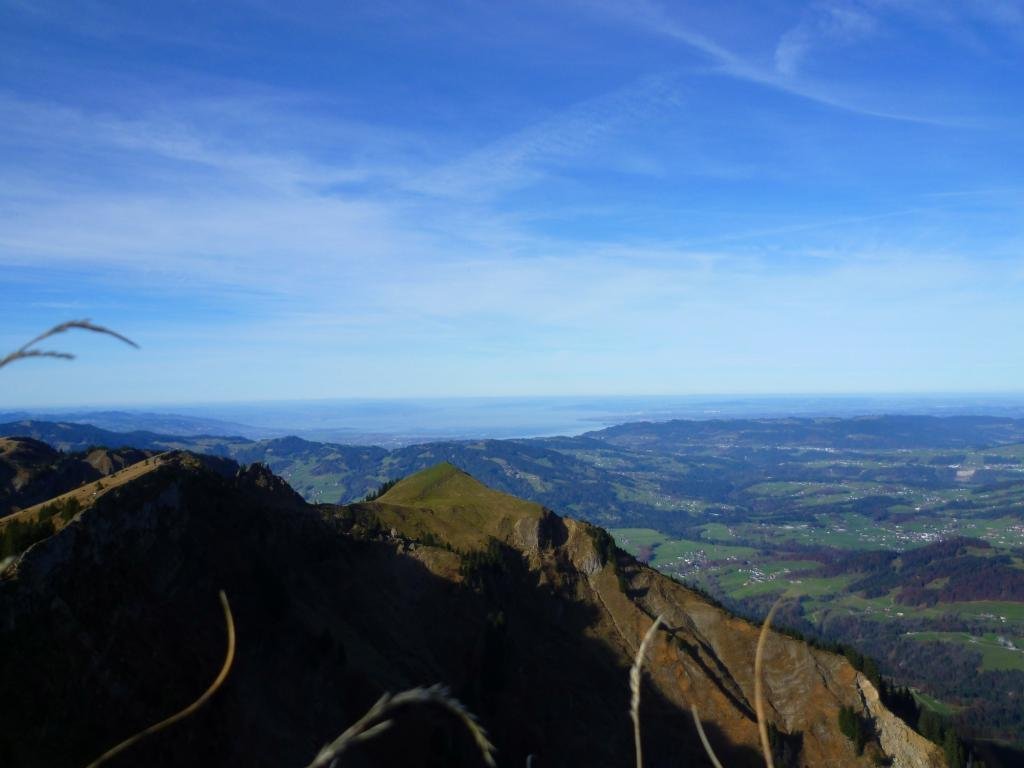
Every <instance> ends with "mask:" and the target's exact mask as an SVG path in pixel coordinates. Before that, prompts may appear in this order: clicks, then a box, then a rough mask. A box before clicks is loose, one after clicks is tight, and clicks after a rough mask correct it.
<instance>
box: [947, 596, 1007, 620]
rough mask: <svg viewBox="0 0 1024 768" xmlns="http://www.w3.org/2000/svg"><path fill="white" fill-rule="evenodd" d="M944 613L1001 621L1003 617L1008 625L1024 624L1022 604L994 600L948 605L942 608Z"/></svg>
mask: <svg viewBox="0 0 1024 768" xmlns="http://www.w3.org/2000/svg"><path fill="white" fill-rule="evenodd" d="M943 611H944V612H945V613H961V614H964V615H968V616H978V617H989V616H991V617H994V620H995V621H1001V619H1000V617H1005V618H1006V621H1007V622H1008V623H1010V622H1013V623H1017V622H1024V603H1007V602H999V601H995V600H977V601H972V602H969V603H948V604H946V605H944V606H943Z"/></svg>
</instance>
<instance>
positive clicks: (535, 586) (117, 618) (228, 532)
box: [0, 455, 942, 768]
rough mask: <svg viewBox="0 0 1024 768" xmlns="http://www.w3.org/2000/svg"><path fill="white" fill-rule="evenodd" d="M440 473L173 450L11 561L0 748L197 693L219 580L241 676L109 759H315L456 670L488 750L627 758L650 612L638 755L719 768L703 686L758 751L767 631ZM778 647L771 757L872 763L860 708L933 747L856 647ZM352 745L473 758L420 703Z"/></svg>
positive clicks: (370, 756)
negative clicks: (284, 477) (360, 491)
mask: <svg viewBox="0 0 1024 768" xmlns="http://www.w3.org/2000/svg"><path fill="white" fill-rule="evenodd" d="M430 472H431V473H432V474H427V473H424V475H426V476H425V477H420V476H417V477H414V478H410V479H408V480H406V481H403V483H400V484H399V485H398V486H396V488H395V489H393V490H392V492H390V493H389V494H386V495H385V496H384V497H382V498H381V499H380V500H379V501H378V502H375V503H372V504H362V505H354V506H351V507H328V506H323V507H319V508H313V507H310V506H308V505H306V504H305V503H303V502H302V500H301V499H300V498H299V497H297V496H296V495H295V494H294V493H293V492H292V491H291V489H290V488H288V486H287V485H285V484H284V483H283V482H281V481H280V480H279V479H278V478H275V477H274V476H273V475H271V474H270V473H269V472H267V471H266V470H265V469H262V468H259V467H256V468H250V469H248V470H237V468H235V467H233V466H231V465H229V464H228V463H218V464H210V463H209V462H206V463H205V465H204V463H203V462H200V461H199V460H197V459H193V458H191V457H189V456H187V455H183V456H181V457H176V458H175V460H173V461H170V462H168V463H167V464H165V465H163V466H160V467H159V468H158V469H156V470H154V471H152V472H150V473H148V474H146V475H144V476H142V477H140V478H139V479H138V480H135V481H133V482H131V483H128V484H126V485H124V486H122V487H119V488H116V489H113V490H111V491H110V492H109V493H107V494H105V495H103V496H102V497H100V498H99V499H98V500H97V501H96V503H95V505H94V506H93V507H91V508H89V509H87V510H85V511H84V512H82V513H81V514H80V515H79V516H78V517H77V518H76V519H75V520H73V521H72V522H71V523H70V524H69V525H67V526H66V527H65V528H63V529H62V530H61V531H60V532H59V533H58V534H56V535H55V536H53V537H51V538H50V539H47V540H46V541H43V542H40V543H39V544H37V545H35V546H33V547H32V548H31V549H30V550H29V551H28V552H26V553H25V554H24V555H23V556H22V558H21V559H20V560H19V561H18V562H17V563H16V564H15V565H14V566H12V567H11V568H9V569H8V570H7V571H6V572H5V573H4V574H3V578H2V580H0V676H2V679H3V680H4V681H5V695H4V696H3V697H2V698H0V722H2V723H4V725H5V727H4V728H3V729H0V764H3V765H11V766H35V765H39V766H50V767H54V768H59V767H60V766H81V765H84V764H86V763H88V761H89V760H91V759H92V758H94V757H95V756H96V755H97V754H99V753H100V752H102V751H103V750H104V749H105V748H107V747H109V746H111V745H112V744H113V743H116V742H117V741H119V740H120V739H121V738H124V737H125V736H127V735H129V734H131V733H133V732H135V731H136V730H139V729H140V728H142V727H145V726H146V725H147V724H150V723H152V722H155V721H156V720H159V719H161V718H162V717H165V716H166V715H168V714H170V713H171V712H173V711H175V710H177V709H179V708H180V707H181V706H183V705H184V704H186V703H187V702H189V701H190V700H192V699H194V698H195V697H196V696H197V695H198V693H199V692H201V691H202V690H203V689H204V688H205V687H206V685H207V684H208V683H209V680H210V679H212V677H213V675H214V673H215V671H216V669H217V668H218V666H219V664H220V662H221V660H222V658H223V653H224V636H223V623H222V620H221V618H220V616H219V606H218V603H217V598H216V595H217V591H218V590H220V589H223V590H225V592H226V593H227V595H228V597H229V599H230V600H231V604H232V607H233V611H234V614H235V619H236V623H237V630H238V655H237V660H236V663H235V666H234V668H233V669H232V672H231V676H230V677H229V678H228V682H227V684H226V685H225V687H224V688H223V689H221V691H220V692H219V693H218V694H217V696H216V698H215V699H214V700H213V701H212V702H211V704H210V705H209V706H208V707H207V708H206V709H204V710H203V711H201V712H200V713H199V714H197V715H195V716H194V717H192V718H190V719H189V720H187V721H185V722H183V723H181V724H179V725H177V726H175V727H174V730H173V731H169V732H165V733H162V734H159V735H158V736H155V737H153V738H152V739H151V740H150V741H148V742H144V743H142V744H140V745H139V746H138V747H136V748H135V749H134V750H133V751H132V752H131V753H130V754H126V755H125V757H124V759H123V760H122V761H121V762H120V763H119V764H122V765H150V766H172V765H227V766H234V765H238V766H243V765H244V766H285V765H295V766H301V765H305V764H306V763H308V762H309V760H311V759H312V757H313V755H314V754H315V753H316V751H317V749H318V748H319V747H320V746H321V745H322V744H323V743H325V742H326V741H327V740H328V739H330V738H331V737H332V736H334V735H337V733H339V732H340V731H341V730H343V729H344V728H345V727H347V726H348V725H349V724H350V723H351V722H353V721H354V720H355V719H357V718H358V717H359V716H360V715H361V714H362V713H363V712H364V711H365V710H366V709H367V708H368V707H369V705H370V704H372V702H373V700H374V699H375V697H376V696H377V695H379V693H380V692H382V691H384V690H392V691H395V690H400V689H404V688H408V687H411V686H413V685H429V684H432V683H435V682H443V683H446V684H448V685H449V686H451V688H452V690H453V692H454V693H455V694H456V695H457V696H458V697H459V698H461V699H462V700H463V701H464V702H465V703H466V704H467V705H468V706H469V707H470V708H471V709H472V710H473V711H474V712H476V713H477V714H478V715H479V717H480V719H481V721H482V722H483V724H484V725H485V726H486V727H487V728H488V729H489V731H490V732H491V734H492V736H493V738H494V741H495V743H496V744H497V745H498V748H499V752H498V761H499V764H500V765H508V766H521V765H524V764H526V759H527V756H528V755H533V756H534V758H533V761H534V762H533V764H534V765H535V766H537V768H543V767H544V766H578V765H594V766H625V765H630V764H631V762H632V750H633V747H632V731H631V726H630V723H629V719H628V715H627V710H628V700H629V693H628V684H627V673H628V668H629V665H630V663H631V661H632V658H633V655H634V654H635V652H636V649H637V647H638V645H639V642H640V638H641V637H642V635H643V634H644V632H646V630H647V628H648V627H649V626H650V623H651V621H652V619H653V617H654V616H656V615H659V614H660V615H664V616H665V619H666V629H665V630H664V631H661V632H659V633H658V635H657V637H656V639H655V642H654V645H653V647H652V648H651V651H650V653H649V655H648V663H647V666H646V677H645V684H644V692H643V696H644V698H643V706H642V718H643V738H644V745H645V758H646V760H645V764H646V765H648V766H682V765H687V766H689V765H708V764H709V763H708V762H707V758H706V757H705V756H704V753H703V750H702V748H701V747H700V744H699V741H698V738H697V735H696V732H695V730H694V726H693V722H692V718H691V715H690V707H691V706H692V705H696V706H697V708H698V710H699V712H700V716H701V718H702V721H703V722H704V724H705V728H706V730H707V731H708V734H709V738H710V740H711V742H712V744H713V746H714V748H715V750H716V751H717V752H718V755H719V757H720V758H721V759H722V760H723V763H724V764H726V765H729V766H755V765H762V764H763V763H762V761H761V758H760V756H759V754H758V749H757V744H758V736H757V726H756V720H755V717H754V715H753V708H754V705H753V686H754V681H753V660H754V647H755V644H756V640H757V634H758V629H757V628H756V627H752V626H750V625H749V624H747V623H745V622H743V621H740V620H738V619H736V618H733V617H731V616H729V615H728V614H726V613H725V612H723V611H721V610H720V609H718V608H716V607H714V606H712V605H710V604H708V603H707V602H706V601H704V600H703V599H702V598H701V597H700V596H699V595H696V594H695V593H693V592H691V591H689V590H687V589H685V588H684V587H682V586H680V585H678V584H676V583H674V582H672V581H670V580H668V579H666V578H664V577H663V576H661V575H659V574H658V573H656V572H654V571H652V570H650V569H648V568H646V567H643V566H641V565H639V564H638V563H636V562H635V561H633V560H632V559H631V558H629V557H628V556H625V555H623V554H622V553H619V552H616V551H615V550H614V547H610V545H609V542H610V539H608V538H607V534H604V533H603V532H602V531H600V530H599V529H596V528H594V527H592V526H589V525H586V524H584V523H579V522H576V521H573V520H569V519H564V518H561V517H559V516H557V515H555V514H553V513H551V512H549V511H546V510H543V509H541V508H539V507H537V506H536V505H530V504H527V503H525V502H521V501H519V500H517V499H512V498H511V497H507V496H504V495H503V494H497V493H495V492H493V491H490V490H489V489H486V488H484V487H483V486H480V485H479V484H478V483H475V482H474V481H472V479H471V478H468V476H466V475H464V474H462V473H459V472H458V471H457V470H454V468H448V467H442V468H440V469H435V470H431V471H430ZM453 542H454V543H453ZM453 548H454V549H453ZM456 550H457V551H456ZM473 553H476V554H473ZM766 667H767V668H766V676H765V683H766V696H767V701H768V709H769V714H768V716H769V719H770V720H771V723H772V724H773V734H775V741H776V746H777V752H778V758H779V759H778V761H777V762H776V765H800V766H826V765H827V766H857V765H869V764H871V759H870V755H869V754H867V753H866V754H865V755H862V756H857V755H856V754H855V753H854V750H853V746H852V744H851V743H850V742H849V741H848V740H847V739H846V738H845V737H844V736H842V735H841V734H840V733H839V731H838V727H837V719H838V718H837V714H838V708H839V707H840V706H842V705H846V706H853V707H856V708H857V709H858V710H859V711H862V712H863V713H864V714H865V716H866V717H869V718H871V720H872V722H874V723H875V724H876V730H877V732H878V733H879V739H878V742H879V744H878V745H877V746H878V750H879V754H880V756H883V757H888V758H892V761H893V762H892V764H893V765H900V766H908V767H909V768H918V767H919V766H920V768H941V765H942V763H941V759H940V758H939V757H938V753H937V751H936V750H935V749H934V748H933V747H931V745H929V744H927V743H926V742H923V740H921V739H920V738H919V737H916V734H913V732H911V731H909V729H905V727H904V728H903V730H901V728H900V725H901V724H900V723H899V721H897V720H895V718H893V717H892V715H891V714H890V713H888V712H887V711H886V710H885V708H884V707H883V706H882V705H881V703H880V702H878V700H877V695H875V696H874V697H873V698H872V696H871V690H872V689H870V687H869V686H870V684H867V686H868V687H865V683H866V681H864V680H862V679H859V678H858V675H857V673H856V672H855V671H854V670H853V669H851V668H850V667H849V665H848V664H847V663H846V662H845V660H843V659H841V658H839V657H837V656H835V655H832V654H828V653H824V652H821V651H815V650H813V649H811V648H809V647H808V646H806V645H804V644H803V643H800V642H798V641H795V640H792V639H789V638H785V637H781V636H776V635H773V636H772V637H771V639H770V641H769V643H768V646H767V655H766ZM882 753H884V754H882ZM344 764H345V765H354V766H363V765H375V766H376V765H385V766H387V765H396V766H397V765H402V766H410V765H411V766H434V765H438V766H440V765H445V766H452V765H455V766H459V765H467V766H468V765H478V764H479V760H478V757H477V755H476V753H475V751H474V750H473V748H472V744H471V743H469V741H468V739H467V737H466V736H465V734H464V733H463V732H462V730H461V729H460V728H459V727H458V724H457V723H452V722H450V719H448V718H446V717H445V716H444V715H443V714H439V713H435V712H431V711H423V710H418V711H412V710H410V711H407V712H402V713H400V714H399V717H398V719H397V721H396V724H395V727H394V729H393V730H392V731H390V732H389V733H388V735H387V736H386V737H382V738H381V739H378V740H376V741H374V742H370V743H367V744H366V745H364V746H362V747H360V748H359V749H358V750H356V751H353V752H352V753H350V754H349V756H348V757H347V758H346V762H345V763H344Z"/></svg>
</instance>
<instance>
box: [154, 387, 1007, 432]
mask: <svg viewBox="0 0 1024 768" xmlns="http://www.w3.org/2000/svg"><path fill="white" fill-rule="evenodd" d="M161 410H166V411H173V412H174V413H178V414H182V415H189V416H195V417H202V418H209V419H219V420H224V421H228V422H237V423H241V424H247V425H252V426H256V427H261V428H264V429H268V430H272V431H274V432H279V431H288V432H293V433H298V434H300V435H301V436H303V437H307V438H309V439H315V440H331V441H338V442H344V441H345V440H346V438H348V439H349V440H354V441H357V442H365V441H366V438H368V437H371V436H379V437H390V438H391V439H390V440H388V441H387V442H392V441H393V440H396V439H397V441H398V442H406V441H409V440H413V441H415V440H423V439H457V438H510V437H543V436H552V435H578V434H581V433H583V432H588V431H591V430H595V429H601V428H603V427H608V426H612V425H615V424H622V423H625V422H631V421H665V420H668V419H715V418H754V417H784V416H853V415H868V414H880V413H906V414H932V415H954V414H972V415H981V414H985V415H998V416H1013V417H1024V395H1007V396H982V395H979V396H963V395H958V396H910V395H893V396H872V397H865V396H822V395H787V396H771V397H767V396H766V397H721V396H718V397H712V396H685V397H681V396H680V397H654V396H649V397H648V396H645V397H523V398H483V397H482V398H438V399H433V398H432V399H410V400H349V399H345V400H313V401H303V402H264V403H237V404H218V405H192V406H181V407H176V408H173V409H172V408H167V407H164V408H162V409H161Z"/></svg>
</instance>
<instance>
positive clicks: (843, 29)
mask: <svg viewBox="0 0 1024 768" xmlns="http://www.w3.org/2000/svg"><path fill="white" fill-rule="evenodd" d="M592 7H594V8H595V9H598V10H600V11H601V12H602V13H605V14H609V15H611V16H613V17H614V18H615V19H616V20H617V21H619V22H624V23H628V24H631V25H634V26H636V27H639V28H642V29H644V30H646V31H647V32H649V33H651V34H654V35H658V36H661V37H666V38H670V39H672V40H676V41H678V42H680V43H682V44H683V45H685V46H687V47H689V48H691V49H693V50H695V51H697V52H699V53H701V54H703V55H705V56H706V57H707V58H708V59H709V60H710V61H711V62H712V64H713V65H714V71H715V72H717V73H718V74H721V75H724V76H727V77H731V78H735V79H738V80H743V81H747V82H751V83H756V84H758V85H762V86H765V87H767V88H771V89H773V90H776V91H780V92H782V93H787V94H790V95H792V96H796V97H799V98H802V99H807V100H809V101H812V102H815V103H818V104H822V105H825V106H828V107H832V108H835V109H839V110H843V111H845V112H850V113H853V114H858V115H863V116H866V117H873V118H879V119H884V120H895V121H900V122H909V123H920V124H928V125H936V126H947V127H957V126H959V127H968V126H976V125H977V121H976V120H973V119H970V118H968V117H965V116H962V115H933V114H923V113H922V114H917V113H913V112H905V111H902V110H900V109H895V108H890V107H888V106H886V105H882V104H878V103H875V102H872V101H871V100H870V99H868V98H865V97H863V96H855V95H852V94H849V93H844V90H846V89H844V87H843V86H842V85H840V84H838V83H832V82H817V81H814V80H811V79H809V78H807V77H802V76H800V72H799V67H798V64H799V62H800V61H801V60H802V59H803V57H804V56H805V55H806V53H807V51H808V50H809V48H810V47H811V46H812V45H814V44H816V42H817V41H819V40H821V38H822V36H824V37H831V38H837V39H840V40H842V41H843V42H851V41H852V40H854V39H857V38H861V37H863V36H865V35H866V34H867V33H868V32H869V31H871V30H874V29H875V27H876V22H875V20H874V19H872V18H871V17H870V16H869V15H867V14H865V13H863V12H860V11H858V10H855V9H854V8H852V7H845V6H839V5H834V6H828V7H826V11H825V12H824V14H823V15H822V16H820V17H818V19H817V20H816V21H807V20H805V21H802V22H801V23H800V24H798V25H797V26H796V27H794V28H792V29H790V30H789V31H787V32H786V33H784V34H783V36H782V38H781V39H779V40H778V41H775V42H774V45H773V46H772V50H773V52H774V55H773V56H771V57H766V56H765V55H764V54H763V53H761V52H756V53H754V54H750V55H743V54H741V53H738V52H736V51H734V50H731V49H730V48H728V47H726V46H725V45H722V44H721V43H719V42H717V41H716V40H715V39H714V38H713V37H712V36H710V35H707V34H704V33H702V32H698V31H695V30H694V29H692V28H691V27H689V26H688V25H687V24H686V23H684V22H682V21H680V20H678V19H677V16H676V15H675V14H674V13H670V12H669V11H667V10H666V9H665V8H663V7H662V6H660V5H658V4H657V3H656V2H654V0H607V1H606V2H602V3H599V4H597V5H595V6H592ZM769 62H770V63H769Z"/></svg>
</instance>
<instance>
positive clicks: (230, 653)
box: [88, 592, 235, 768]
mask: <svg viewBox="0 0 1024 768" xmlns="http://www.w3.org/2000/svg"><path fill="white" fill-rule="evenodd" d="M220 603H221V607H223V609H224V623H225V624H226V625H227V635H228V649H227V654H226V655H225V657H224V664H223V665H222V666H221V669H220V672H219V673H218V674H217V677H216V678H214V681H213V683H211V684H210V687H209V688H207V689H206V690H205V691H204V692H203V695H202V696H200V697H199V698H198V699H196V700H195V701H193V702H192V703H191V704H189V705H188V706H187V707H185V708H184V709H183V710H181V711H180V712H176V713H175V714H173V715H171V716H170V717H168V718H166V719H164V720H161V721H160V722H159V723H156V724H155V725H151V726H149V727H148V728H146V729H145V730H144V731H139V732H138V733H136V734H135V735H134V736H131V737H129V738H127V739H125V740H124V741H122V742H121V743H120V744H118V745H117V746H115V747H111V748H110V749H108V750H107V751H106V752H104V753H103V754H102V755H100V756H99V757H97V758H96V759H95V760H93V761H92V762H91V763H89V765H88V768H96V766H98V765H101V764H103V763H105V762H106V761H107V760H109V759H110V758H112V757H114V756H116V755H119V754H120V753H121V752H123V751H124V750H126V749H128V748H129V747H131V746H133V745H134V744H137V743H138V742H140V741H142V739H144V738H146V737H147V736H152V735H153V734H154V733H158V732H159V731H162V730H163V729H164V728H167V727H169V726H171V725H174V724H175V723H177V722H179V721H181V720H184V719H185V718H186V717H189V716H191V715H193V714H195V713H196V711H198V710H199V708H200V707H202V706H203V705H204V704H206V702H208V701H209V700H210V698H211V697H212V696H213V694H215V693H216V692H217V690H218V689H219V688H220V687H221V686H222V685H223V684H224V681H225V680H227V677H228V672H230V671H231V665H232V664H233V663H234V661H235V620H234V617H233V616H232V615H231V606H230V605H228V598H227V595H225V594H224V593H223V592H221V593H220Z"/></svg>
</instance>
